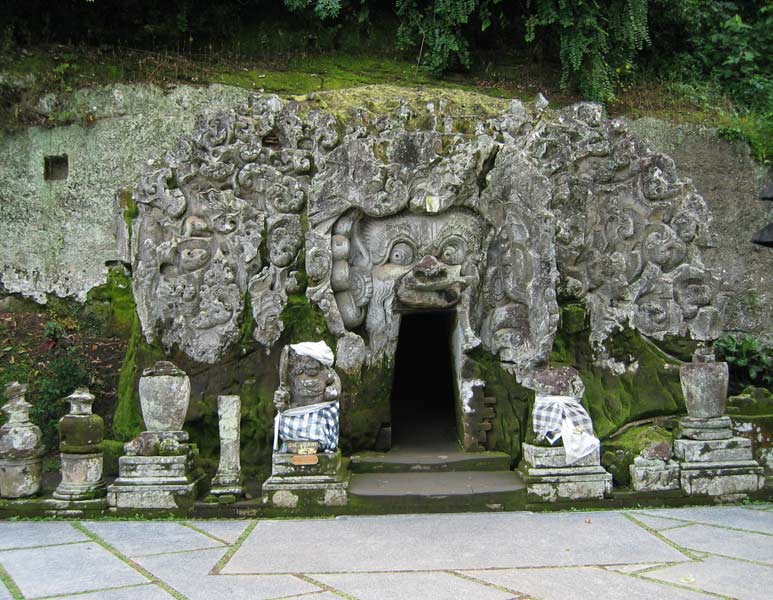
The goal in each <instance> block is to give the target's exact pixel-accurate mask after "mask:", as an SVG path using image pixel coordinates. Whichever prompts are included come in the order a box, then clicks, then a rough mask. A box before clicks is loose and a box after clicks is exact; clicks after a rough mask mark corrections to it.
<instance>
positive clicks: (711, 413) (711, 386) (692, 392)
mask: <svg viewBox="0 0 773 600" xmlns="http://www.w3.org/2000/svg"><path fill="white" fill-rule="evenodd" d="M704 356H705V355H699V354H696V356H695V357H694V358H693V362H691V363H688V364H685V365H682V366H681V367H680V369H679V378H680V381H681V383H682V391H683V392H684V400H685V404H686V405H687V414H688V415H689V416H690V417H691V418H694V419H695V418H697V419H715V418H719V417H721V416H722V415H724V414H725V406H726V404H727V382H728V377H729V374H728V373H729V372H728V366H727V363H725V362H698V361H697V360H696V359H698V358H703V357H704ZM712 361H713V355H712Z"/></svg>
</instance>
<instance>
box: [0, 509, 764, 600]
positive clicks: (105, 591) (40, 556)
mask: <svg viewBox="0 0 773 600" xmlns="http://www.w3.org/2000/svg"><path fill="white" fill-rule="evenodd" d="M771 590H773V505H770V504H768V505H749V506H733V507H704V508H681V509H660V510H657V509H648V510H625V511H607V512H587V513H582V512H564V513H542V514H536V513H518V512H512V513H487V514H469V513H468V514H451V515H438V514H435V515H392V516H382V517H339V518H336V519H298V520H261V521H254V520H243V521H98V522H96V521H68V522H62V521H49V522H40V521H30V522H22V521H16V522H0V600H6V599H12V598H13V599H15V598H72V599H76V598H77V599H79V600H96V599H100V600H106V599H110V600H140V599H142V600H146V599H147V600H156V599H162V598H179V599H183V598H189V599H191V600H197V599H202V600H210V599H217V600H231V599H233V600H236V599H241V598H245V599H246V598H249V599H256V600H260V599H266V600H268V599H279V598H283V599H284V598H293V599H298V600H333V599H337V598H338V599H340V598H348V599H358V600H389V599H400V600H404V599H411V598H420V599H422V600H440V599H448V600H451V599H459V598H469V599H475V600H507V599H516V598H517V599H522V598H541V599H545V600H554V599H555V600H569V599H572V598H577V599H584V600H585V599H588V598H594V599H599V598H626V600H636V599H639V598H641V599H642V600H644V599H646V600H649V599H651V598H674V599H685V600H687V599H695V600H697V599H700V598H717V597H719V598H739V599H750V600H756V599H759V600H768V599H769V598H771V593H772V592H771Z"/></svg>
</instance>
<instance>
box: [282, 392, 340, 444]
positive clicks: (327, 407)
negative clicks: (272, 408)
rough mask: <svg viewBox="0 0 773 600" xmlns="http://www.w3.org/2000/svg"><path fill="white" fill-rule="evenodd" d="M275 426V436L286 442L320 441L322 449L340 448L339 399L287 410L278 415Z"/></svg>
mask: <svg viewBox="0 0 773 600" xmlns="http://www.w3.org/2000/svg"><path fill="white" fill-rule="evenodd" d="M275 427H276V435H275V438H276V437H278V438H281V440H282V441H284V442H287V441H294V442H319V449H320V450H321V451H323V452H335V451H336V450H337V449H338V401H337V400H334V401H332V402H320V403H318V404H310V405H309V406H301V407H299V408H291V409H290V410H286V411H284V412H282V413H279V414H278V415H277V416H276V425H275ZM275 444H276V440H275Z"/></svg>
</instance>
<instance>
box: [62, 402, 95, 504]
mask: <svg viewBox="0 0 773 600" xmlns="http://www.w3.org/2000/svg"><path fill="white" fill-rule="evenodd" d="M65 400H67V401H68V402H69V403H70V413H69V414H67V415H65V416H64V417H62V418H61V419H60V420H59V438H60V442H59V450H60V451H61V457H62V482H61V483H60V484H59V486H58V487H57V488H56V490H55V491H54V498H56V499H57V500H71V501H76V500H93V499H96V498H102V497H104V495H105V482H104V480H103V479H102V452H100V451H99V443H100V442H101V441H102V438H103V436H104V431H105V425H104V422H103V421H102V417H100V416H99V415H94V414H92V412H91V405H92V404H93V403H94V396H93V395H92V394H90V393H89V391H88V390H87V389H86V388H79V389H77V390H75V391H74V392H73V393H72V394H70V395H69V396H68V397H67V398H65Z"/></svg>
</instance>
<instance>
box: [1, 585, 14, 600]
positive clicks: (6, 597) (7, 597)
mask: <svg viewBox="0 0 773 600" xmlns="http://www.w3.org/2000/svg"><path fill="white" fill-rule="evenodd" d="M0 600H13V596H11V592H9V591H8V588H7V587H5V585H4V584H3V582H2V581H0Z"/></svg>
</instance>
